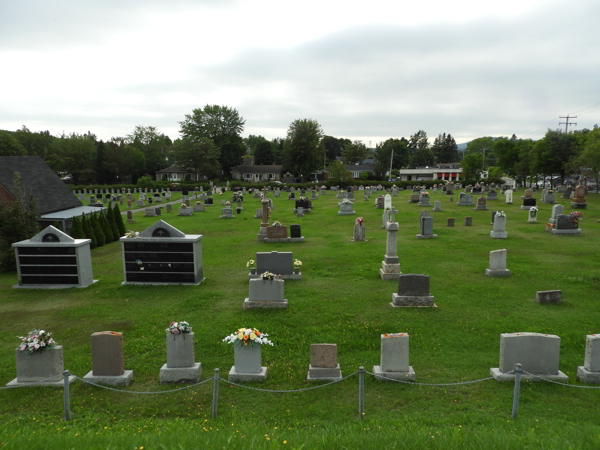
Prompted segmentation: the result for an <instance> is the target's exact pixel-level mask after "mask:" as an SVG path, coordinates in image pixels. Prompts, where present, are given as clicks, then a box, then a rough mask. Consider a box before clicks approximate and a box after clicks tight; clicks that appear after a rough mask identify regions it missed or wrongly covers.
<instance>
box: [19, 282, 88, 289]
mask: <svg viewBox="0 0 600 450" xmlns="http://www.w3.org/2000/svg"><path fill="white" fill-rule="evenodd" d="M97 282H98V280H92V283H91V284H88V285H85V286H76V285H73V284H14V285H13V289H67V288H80V289H82V288H86V287H88V286H91V285H92V284H94V283H97Z"/></svg>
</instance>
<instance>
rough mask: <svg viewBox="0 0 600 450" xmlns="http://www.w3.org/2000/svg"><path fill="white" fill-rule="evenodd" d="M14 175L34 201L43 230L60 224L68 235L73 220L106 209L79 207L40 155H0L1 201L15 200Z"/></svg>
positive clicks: (75, 197)
mask: <svg viewBox="0 0 600 450" xmlns="http://www.w3.org/2000/svg"><path fill="white" fill-rule="evenodd" d="M15 172H18V173H19V174H20V176H21V186H22V189H23V194H24V195H25V196H26V197H29V195H33V197H34V198H35V199H36V208H37V214H38V215H39V216H40V217H39V219H38V222H39V223H40V225H41V226H42V227H46V226H48V225H52V224H54V223H55V222H59V223H60V224H61V226H62V229H63V230H64V231H65V232H67V233H68V232H69V230H70V229H71V226H72V222H73V217H76V216H81V215H82V214H92V213H95V212H98V211H102V210H106V209H107V208H101V207H93V206H82V204H81V201H80V200H79V199H78V198H77V196H76V195H75V194H74V193H73V191H71V189H69V188H68V187H67V185H65V183H64V182H63V181H62V180H61V179H60V178H59V176H58V175H57V174H56V173H55V172H54V171H53V170H52V169H51V168H50V166H48V164H46V162H45V161H44V160H43V159H42V158H40V157H39V156H0V202H3V203H12V202H15V201H16V200H17V195H18V194H17V192H15V187H14V186H13V178H14V174H15Z"/></svg>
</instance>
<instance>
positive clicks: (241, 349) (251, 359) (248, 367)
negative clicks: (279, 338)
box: [233, 344, 261, 373]
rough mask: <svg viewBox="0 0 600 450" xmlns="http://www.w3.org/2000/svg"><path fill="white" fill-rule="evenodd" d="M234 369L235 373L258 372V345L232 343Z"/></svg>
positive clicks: (259, 369)
mask: <svg viewBox="0 0 600 450" xmlns="http://www.w3.org/2000/svg"><path fill="white" fill-rule="evenodd" d="M233 349H234V353H235V371H236V372H237V373H260V372H261V367H260V345H256V344H254V345H253V344H248V345H244V344H234V346H233Z"/></svg>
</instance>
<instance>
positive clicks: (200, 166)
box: [173, 138, 220, 178]
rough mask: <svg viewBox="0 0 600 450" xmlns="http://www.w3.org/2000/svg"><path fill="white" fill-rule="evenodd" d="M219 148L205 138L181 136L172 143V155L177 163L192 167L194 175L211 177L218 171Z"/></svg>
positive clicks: (187, 167) (188, 167)
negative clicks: (181, 137)
mask: <svg viewBox="0 0 600 450" xmlns="http://www.w3.org/2000/svg"><path fill="white" fill-rule="evenodd" d="M219 155H220V150H219V149H218V148H217V147H216V146H215V144H214V143H213V141H212V140H210V139H207V138H197V139H192V138H183V139H178V140H177V141H175V144H173V157H174V158H175V162H176V164H177V165H179V166H181V167H184V168H186V169H193V170H194V173H195V174H196V176H198V175H203V176H205V177H208V178H211V177H213V176H215V175H216V174H218V173H219Z"/></svg>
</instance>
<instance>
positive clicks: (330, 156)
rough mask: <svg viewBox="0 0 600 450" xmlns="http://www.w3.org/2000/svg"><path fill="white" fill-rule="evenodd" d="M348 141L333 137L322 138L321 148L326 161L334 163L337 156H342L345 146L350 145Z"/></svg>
mask: <svg viewBox="0 0 600 450" xmlns="http://www.w3.org/2000/svg"><path fill="white" fill-rule="evenodd" d="M351 143H352V141H351V140H350V139H344V138H335V137H333V136H323V148H324V149H325V152H326V153H327V154H326V156H327V161H335V159H336V158H337V157H338V156H342V155H343V154H344V147H345V146H346V144H351Z"/></svg>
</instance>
